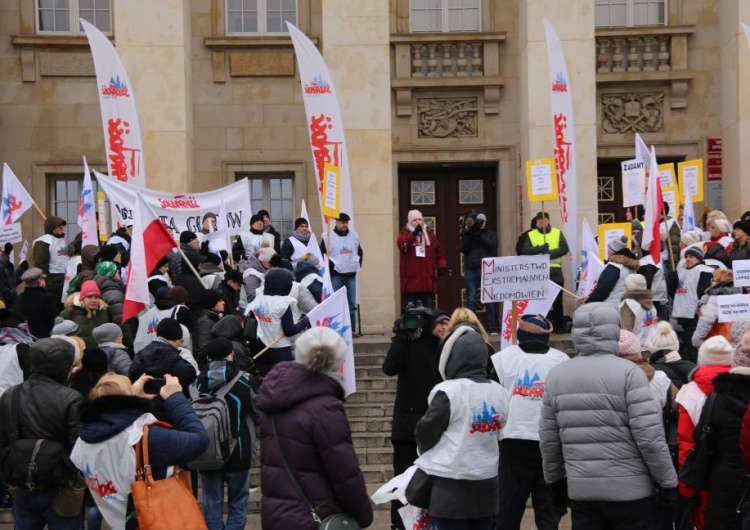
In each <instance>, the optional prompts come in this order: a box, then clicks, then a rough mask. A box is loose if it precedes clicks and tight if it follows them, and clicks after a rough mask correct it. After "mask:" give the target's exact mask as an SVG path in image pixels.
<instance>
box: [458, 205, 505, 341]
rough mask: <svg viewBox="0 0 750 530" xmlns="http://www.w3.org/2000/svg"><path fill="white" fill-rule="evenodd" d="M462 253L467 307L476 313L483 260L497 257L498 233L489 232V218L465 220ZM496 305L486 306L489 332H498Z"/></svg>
mask: <svg viewBox="0 0 750 530" xmlns="http://www.w3.org/2000/svg"><path fill="white" fill-rule="evenodd" d="M461 253H462V254H463V255H464V278H466V307H468V308H469V309H471V310H472V311H474V312H476V310H477V296H478V295H479V293H480V289H481V278H482V258H492V257H495V256H497V233H496V232H493V231H492V230H487V216H486V215H484V214H483V213H480V214H478V215H477V216H476V218H475V217H471V216H468V217H466V219H465V220H464V229H463V231H462V232H461ZM495 307H496V304H489V303H488V304H485V309H486V310H487V331H488V332H490V333H495V332H497V331H498V324H497V314H496V310H495Z"/></svg>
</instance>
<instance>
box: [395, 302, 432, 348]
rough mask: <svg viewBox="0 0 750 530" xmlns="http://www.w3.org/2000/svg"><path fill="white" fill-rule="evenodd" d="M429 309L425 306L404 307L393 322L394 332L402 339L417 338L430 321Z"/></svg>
mask: <svg viewBox="0 0 750 530" xmlns="http://www.w3.org/2000/svg"><path fill="white" fill-rule="evenodd" d="M429 311H430V310H429V309H428V308H426V307H423V306H417V307H415V306H409V305H407V306H406V307H405V308H404V311H403V313H402V314H401V316H400V317H399V318H398V319H396V321H395V322H394V323H393V333H394V335H396V338H398V339H402V340H417V339H418V338H419V337H421V336H422V332H423V330H424V328H425V326H426V325H427V324H428V323H429V322H430V315H429Z"/></svg>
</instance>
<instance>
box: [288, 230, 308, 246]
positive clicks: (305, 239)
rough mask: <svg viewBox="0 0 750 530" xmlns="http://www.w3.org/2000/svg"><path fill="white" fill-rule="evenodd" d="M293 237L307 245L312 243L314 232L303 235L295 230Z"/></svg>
mask: <svg viewBox="0 0 750 530" xmlns="http://www.w3.org/2000/svg"><path fill="white" fill-rule="evenodd" d="M292 235H293V236H294V238H295V239H297V240H298V241H300V242H301V243H304V244H305V245H307V243H308V242H309V241H310V236H311V235H312V232H310V231H308V232H307V233H306V234H302V233H300V231H299V230H295V231H294V232H292Z"/></svg>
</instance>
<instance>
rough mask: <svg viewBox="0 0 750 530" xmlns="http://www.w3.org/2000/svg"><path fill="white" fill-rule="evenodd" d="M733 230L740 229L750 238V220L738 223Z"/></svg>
mask: <svg viewBox="0 0 750 530" xmlns="http://www.w3.org/2000/svg"><path fill="white" fill-rule="evenodd" d="M732 228H739V229H740V230H742V231H743V232H745V233H746V234H747V235H749V236H750V220H748V219H745V220H739V221H737V222H736V223H734V226H733V227H732Z"/></svg>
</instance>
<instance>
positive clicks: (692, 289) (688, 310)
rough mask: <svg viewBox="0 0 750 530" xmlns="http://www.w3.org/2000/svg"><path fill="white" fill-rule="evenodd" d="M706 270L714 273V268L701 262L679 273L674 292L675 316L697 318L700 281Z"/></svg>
mask: <svg viewBox="0 0 750 530" xmlns="http://www.w3.org/2000/svg"><path fill="white" fill-rule="evenodd" d="M704 272H709V273H712V274H713V269H712V268H711V267H709V266H707V265H703V264H702V263H700V264H698V265H696V266H695V267H693V268H692V269H685V270H684V271H682V272H680V273H679V281H678V282H677V290H676V291H675V292H674V307H673V308H672V316H673V317H675V318H695V316H696V313H697V310H698V283H699V282H700V279H701V274H702V273H704Z"/></svg>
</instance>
